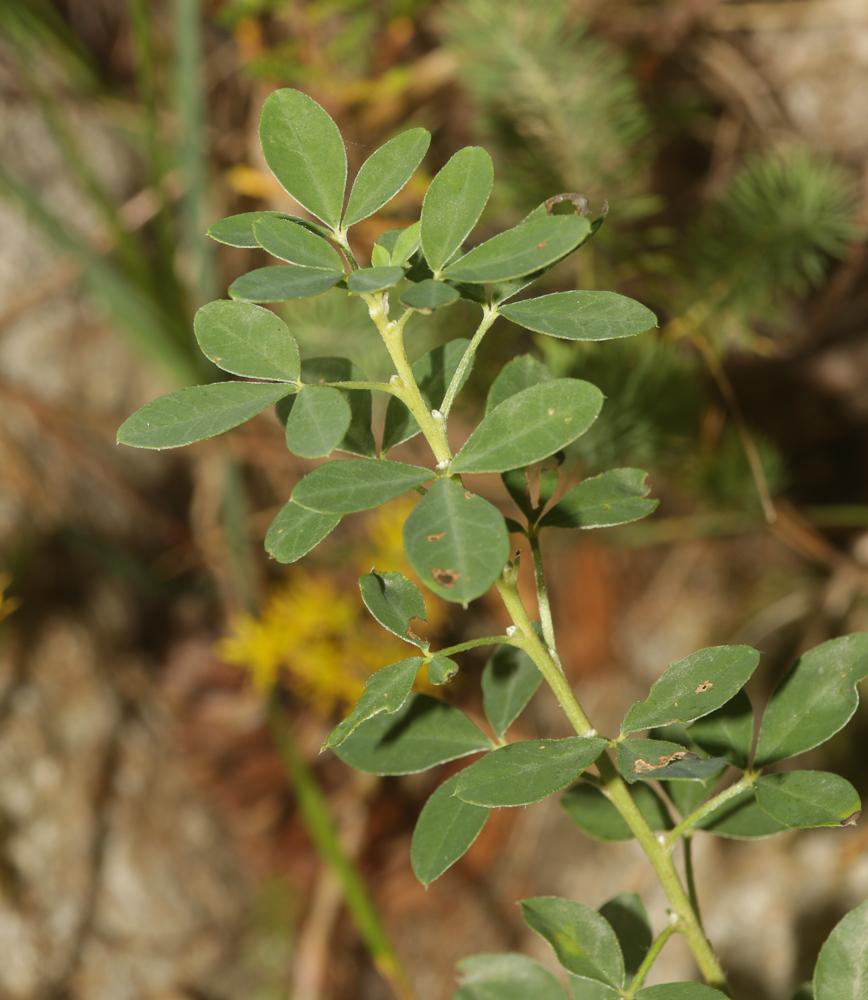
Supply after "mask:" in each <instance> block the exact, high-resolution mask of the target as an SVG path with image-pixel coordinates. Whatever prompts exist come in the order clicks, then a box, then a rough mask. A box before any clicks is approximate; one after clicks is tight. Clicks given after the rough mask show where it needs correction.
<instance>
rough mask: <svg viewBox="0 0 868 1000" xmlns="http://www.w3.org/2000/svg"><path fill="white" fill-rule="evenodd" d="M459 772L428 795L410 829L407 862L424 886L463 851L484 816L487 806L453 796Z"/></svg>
mask: <svg viewBox="0 0 868 1000" xmlns="http://www.w3.org/2000/svg"><path fill="white" fill-rule="evenodd" d="M460 776H461V775H460V774H453V775H452V777H451V778H447V779H446V781H444V782H443V784H442V785H440V787H439V788H438V789H437V790H436V791H435V792H434V793H433V794H432V795H431V797H430V798H429V799H428V801H427V802H426V803H425V805H424V807H423V809H422V812H421V813H420V814H419V819H418V820H417V821H416V827H415V829H414V830H413V840H412V842H411V844H410V864H411V865H412V866H413V873H414V874H415V876H416V878H417V879H419V881H420V882H421V883H422V885H424V886H425V888H426V889H427V888H428V886H429V885H430V884H431V883H432V882H433V881H434V880H435V879H437V878H440V876H441V875H442V874H443V873H444V872H445V871H446V870H447V868H451V867H452V865H454V864H455V862H456V861H458V859H459V858H461V857H463V856H464V855H465V854H466V853H467V851H468V850H469V849H470V847H471V845H472V844H473V841H474V840H476V838H477V837H478V836H479V833H480V831H481V830H482V828H483V826H485V821H486V820H487V819H488V810H487V809H483V808H482V807H481V806H474V805H471V804H470V803H469V802H462V801H461V799H459V798H456V796H455V794H454V793H455V783H456V782H457V781H458V779H459V777H460Z"/></svg>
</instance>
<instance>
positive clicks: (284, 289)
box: [229, 264, 344, 302]
mask: <svg viewBox="0 0 868 1000" xmlns="http://www.w3.org/2000/svg"><path fill="white" fill-rule="evenodd" d="M343 277H344V272H343V271H338V270H337V269H335V270H333V271H327V270H325V269H324V268H321V267H297V266H296V265H295V264H274V265H271V266H270V267H259V268H257V269H256V270H255V271H248V272H247V274H242V275H241V277H240V278H236V279H235V280H234V281H233V282H232V284H231V285H230V286H229V295H230V297H231V298H233V299H239V300H241V301H242V302H284V301H286V300H287V299H303V298H307V297H308V296H312V295H321V294H322V293H323V292H327V291H328V290H329V289H330V288H333V287H334V286H335V285H336V284H337V283H338V282H339V281H341V280H342V278H343Z"/></svg>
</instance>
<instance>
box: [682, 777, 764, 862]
mask: <svg viewBox="0 0 868 1000" xmlns="http://www.w3.org/2000/svg"><path fill="white" fill-rule="evenodd" d="M756 777H757V776H756V775H755V774H753V773H752V772H747V773H746V774H745V775H744V777H743V778H741V779H740V780H739V781H736V783H735V784H734V785H730V786H729V788H725V789H724V790H723V791H722V792H721V793H720V794H719V795H715V796H714V797H713V798H711V799H708V801H706V802H703V803H702V805H700V806H697V808H696V809H694V810H693V812H692V813H689V814H688V815H687V816H685V817H684V819H682V820H681V822H680V823H678V824H677V825H676V826H675V827H674V828H673V829H672V830H670V831H669V833H668V834H667V835H666V846H667V847H668V848H669V850H672V848H673V847H674V846H675V844H677V843H678V841H679V840H680V838H681V837H683V836H684V835H685V834H686V833H689V832H690V831H691V830H692V829H693V828H694V827H695V826H697V825H698V824H699V823H701V822H702V820H704V819H705V817H706V816H708V815H710V814H711V813H713V812H714V811H715V810H717V809H719V808H720V807H721V806H722V805H724V804H725V803H727V802H729V801H730V800H731V799H734V798H736V797H737V796H739V795H741V793H742V792H743V791H745V789H748V788H750V787H751V785H753V783H754V782H755V781H756Z"/></svg>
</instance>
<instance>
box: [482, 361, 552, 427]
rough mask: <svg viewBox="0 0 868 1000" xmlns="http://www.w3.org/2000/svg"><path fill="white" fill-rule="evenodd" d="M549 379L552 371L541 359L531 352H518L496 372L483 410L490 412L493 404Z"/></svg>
mask: <svg viewBox="0 0 868 1000" xmlns="http://www.w3.org/2000/svg"><path fill="white" fill-rule="evenodd" d="M551 381H552V373H551V372H550V371H549V370H548V368H546V366H545V365H544V364H543V363H542V361H539V360H537V359H536V358H535V357H534V356H533V355H532V354H520V355H519V356H518V357H516V358H513V359H512V360H511V361H507V363H506V364H505V365H504V366H503V368H501V369H500V371H499V372H498V373H497V375H496V377H495V379H494V381H493V382H492V383H491V386H490V388H489V390H488V396H487V397H486V399H485V412H486V413H490V412H491V410H493V409H494V408H495V406H498V405H499V404H500V403H503V402H505V401H506V400H507V399H509V398H510V397H511V396H515V395H516V394H517V393H519V392H521V391H522V390H523V389H529V388H530V387H531V386H533V385H538V384H539V383H540V382H551Z"/></svg>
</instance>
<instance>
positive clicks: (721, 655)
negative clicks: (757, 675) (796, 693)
mask: <svg viewBox="0 0 868 1000" xmlns="http://www.w3.org/2000/svg"><path fill="white" fill-rule="evenodd" d="M758 663H759V653H758V652H757V651H756V650H755V649H751V647H750V646H711V647H709V648H708V649H699V650H697V651H696V652H695V653H691V654H690V655H689V656H685V657H684V659H683V660H678V661H677V662H676V663H673V664H671V665H670V666H669V667H667V668H666V670H665V671H664V673H663V674H662V675H661V676H660V677H659V678H658V679H657V680H656V681H655V682H654V684H653V685H652V687H651V691H650V693H649V694H648V697H647V698H646V699H645V700H644V701H637V702H636V703H635V704H634V705H633V707H632V708H631V709H630V710H629V712H627V714H626V716H625V717H624V722H623V724H622V726H621V732H622V733H635V732H637V731H638V730H640V729H651V728H653V727H654V726H665V725H667V724H668V723H670V722H681V723H686V722H692V721H693V720H694V719H700V718H702V716H703V715H708V714H710V713H711V712H713V711H714V710H715V709H717V708H720V706H721V705H725V704H726V703H727V702H728V701H729V700H730V698H732V697H733V696H734V695H735V694H736V692H738V691H740V690H741V689H742V688H743V687H744V685H745V684H746V683H747V682H748V680H749V679H750V676H751V674H752V673H753V672H754V670H756V667H757V664H758Z"/></svg>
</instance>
